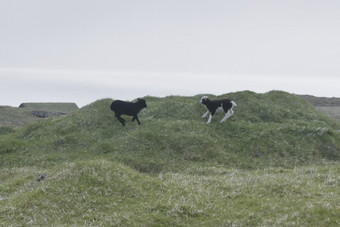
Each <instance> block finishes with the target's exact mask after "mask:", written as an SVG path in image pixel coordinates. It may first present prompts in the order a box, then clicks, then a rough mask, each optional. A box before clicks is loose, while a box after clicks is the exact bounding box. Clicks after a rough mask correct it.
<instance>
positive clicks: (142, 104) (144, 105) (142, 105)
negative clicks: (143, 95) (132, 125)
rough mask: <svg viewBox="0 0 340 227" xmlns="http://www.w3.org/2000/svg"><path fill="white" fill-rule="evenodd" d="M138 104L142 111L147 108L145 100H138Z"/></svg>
mask: <svg viewBox="0 0 340 227" xmlns="http://www.w3.org/2000/svg"><path fill="white" fill-rule="evenodd" d="M137 104H138V106H140V108H141V109H143V108H145V107H147V105H146V101H145V99H138V101H137Z"/></svg>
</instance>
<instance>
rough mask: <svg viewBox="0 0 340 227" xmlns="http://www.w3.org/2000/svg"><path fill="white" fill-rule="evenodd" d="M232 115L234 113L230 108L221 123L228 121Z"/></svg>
mask: <svg viewBox="0 0 340 227" xmlns="http://www.w3.org/2000/svg"><path fill="white" fill-rule="evenodd" d="M231 115H232V114H231V112H230V110H228V112H227V113H226V114H225V116H224V118H223V119H222V120H221V123H222V122H224V121H226V120H227V119H228V118H229V117H230V116H231Z"/></svg>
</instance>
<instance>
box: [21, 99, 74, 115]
mask: <svg viewBox="0 0 340 227" xmlns="http://www.w3.org/2000/svg"><path fill="white" fill-rule="evenodd" d="M19 108H30V109H32V110H35V111H49V112H61V113H65V114H67V113H71V112H74V111H76V110H78V109H79V107H78V106H77V104H75V103H71V102H44V103H34V102H29V103H21V104H20V106H19Z"/></svg>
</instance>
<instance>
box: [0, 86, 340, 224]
mask: <svg viewBox="0 0 340 227" xmlns="http://www.w3.org/2000/svg"><path fill="white" fill-rule="evenodd" d="M223 97H229V98H232V99H233V100H235V101H236V103H237V104H238V106H237V107H236V108H235V109H234V110H235V115H234V116H232V117H231V118H230V119H229V120H228V121H227V122H224V123H223V124H220V123H219V122H218V120H219V119H221V118H222V115H218V116H216V117H214V118H213V121H212V123H211V124H210V125H206V124H205V121H206V120H202V119H201V116H202V114H203V113H204V112H205V111H204V108H203V107H202V106H200V105H199V104H198V100H199V98H200V96H196V97H175V96H173V97H167V98H154V97H146V100H147V103H148V108H146V109H144V110H142V112H141V113H140V114H139V118H140V120H141V122H142V123H143V124H142V125H141V126H139V127H138V126H137V124H136V122H133V123H130V122H128V123H127V126H126V127H122V126H121V125H120V123H119V122H118V121H117V120H116V119H115V118H114V115H113V113H112V112H110V110H109V105H110V103H111V101H112V100H110V99H104V100H100V101H97V102H95V103H93V104H91V105H89V106H86V107H84V108H82V109H81V110H79V111H77V112H75V113H72V114H70V115H68V116H65V117H57V118H52V119H47V120H42V121H39V122H36V123H34V124H31V125H29V126H27V127H24V128H21V129H18V130H16V132H14V133H8V134H5V135H2V136H0V144H1V147H0V166H1V169H0V171H1V174H0V223H1V222H3V223H6V224H8V225H11V224H14V225H16V224H19V225H21V224H33V225H44V224H45V225H46V224H47V223H49V224H52V225H53V224H57V225H63V224H65V225H66V224H68V225H69V224H75V225H86V224H87V225H90V224H91V223H92V224H96V225H100V224H106V225H108V224H121V225H129V226H131V225H132V226H136V225H147V226H150V225H190V224H196V225H197V224H200V225H206V226H216V225H227V224H229V225H231V224H236V225H240V224H243V225H246V224H250V225H273V224H277V225H280V224H286V223H288V224H292V225H294V224H296V225H308V224H312V223H313V224H320V225H324V224H340V217H339V215H338V213H339V212H340V208H339V206H338V204H339V203H340V192H339V190H338V186H339V182H340V179H339V177H338V176H339V174H340V166H339V164H338V163H337V162H333V161H338V160H339V155H340V152H339V150H340V135H339V133H338V132H337V130H338V129H339V128H340V126H339V123H338V122H336V121H334V120H332V119H330V118H328V117H327V116H326V115H324V114H323V113H322V112H320V111H318V110H316V109H315V108H313V107H312V106H310V105H309V104H308V103H306V102H305V101H303V100H302V99H299V98H297V97H296V96H294V95H290V94H288V93H284V92H270V93H267V94H255V93H252V92H237V93H230V94H227V95H224V96H223ZM211 98H215V97H214V96H211ZM125 118H126V120H127V121H128V120H131V118H129V117H125ZM42 173H44V174H47V178H46V179H45V180H43V181H41V182H37V183H36V184H33V185H32V187H31V184H32V182H33V181H34V179H35V178H36V177H37V176H38V175H40V174H42Z"/></svg>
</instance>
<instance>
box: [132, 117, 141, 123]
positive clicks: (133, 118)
mask: <svg viewBox="0 0 340 227" xmlns="http://www.w3.org/2000/svg"><path fill="white" fill-rule="evenodd" d="M133 119H136V120H137V122H138V125H140V124H141V123H140V121H139V119H138V117H137V115H136V116H133Z"/></svg>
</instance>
